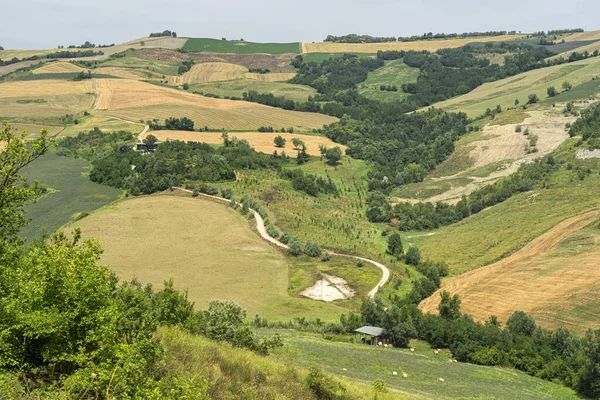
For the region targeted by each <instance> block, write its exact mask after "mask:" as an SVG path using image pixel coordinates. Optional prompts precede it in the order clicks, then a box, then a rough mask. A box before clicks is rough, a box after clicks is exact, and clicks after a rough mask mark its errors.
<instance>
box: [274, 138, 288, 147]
mask: <svg viewBox="0 0 600 400" xmlns="http://www.w3.org/2000/svg"><path fill="white" fill-rule="evenodd" d="M285 142H286V140H285V139H284V138H283V136H281V135H277V136H276V137H275V139H273V143H274V144H275V147H279V148H281V147H285Z"/></svg>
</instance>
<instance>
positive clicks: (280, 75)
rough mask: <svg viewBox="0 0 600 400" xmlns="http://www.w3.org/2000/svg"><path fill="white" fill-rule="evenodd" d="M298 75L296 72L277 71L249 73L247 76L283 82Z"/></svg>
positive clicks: (256, 79) (260, 79)
mask: <svg viewBox="0 0 600 400" xmlns="http://www.w3.org/2000/svg"><path fill="white" fill-rule="evenodd" d="M295 76H296V73H295V72H275V73H270V74H256V73H247V74H246V78H248V79H254V80H255V81H263V82H281V81H289V80H290V79H292V78H293V77H295Z"/></svg>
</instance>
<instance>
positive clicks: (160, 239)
mask: <svg viewBox="0 0 600 400" xmlns="http://www.w3.org/2000/svg"><path fill="white" fill-rule="evenodd" d="M251 224H253V222H252V221H250V222H249V221H247V220H246V219H245V218H242V217H241V215H240V214H239V213H238V212H236V211H234V210H233V209H231V208H229V207H227V205H225V204H220V203H217V202H214V201H211V200H205V199H201V198H196V199H194V198H191V197H181V196H172V195H155V196H149V197H141V198H136V199H131V200H126V201H122V202H119V203H116V204H115V205H113V206H111V207H106V208H103V209H101V210H99V211H97V212H95V213H93V214H91V215H90V216H88V217H86V218H84V219H82V220H80V221H78V222H77V223H75V224H74V225H73V226H74V227H79V228H81V230H82V232H83V235H84V237H94V238H96V239H98V240H99V241H100V243H101V244H102V247H103V249H104V254H103V255H102V260H101V262H102V263H105V264H108V265H109V266H110V268H111V269H112V270H113V271H115V272H116V273H117V275H118V276H119V277H120V278H121V279H122V280H131V279H132V278H137V279H138V280H139V281H140V282H143V283H152V284H153V285H154V286H156V287H160V286H162V283H163V282H164V281H165V280H168V279H170V278H173V280H174V283H175V287H176V288H178V289H181V290H187V293H188V298H189V299H190V300H192V301H194V302H195V303H196V306H197V307H198V308H201V309H205V308H206V306H207V304H208V302H209V301H210V300H213V299H222V300H226V299H231V300H234V301H237V302H238V303H240V304H241V305H242V306H243V307H244V308H246V309H247V310H248V315H249V316H253V315H254V314H255V313H257V312H258V313H260V315H261V316H262V317H266V318H281V319H285V320H287V319H291V318H293V317H295V316H306V315H311V316H314V317H321V318H325V319H327V320H331V319H336V318H337V316H338V315H339V314H340V313H342V312H345V311H346V310H347V309H346V308H345V307H344V306H343V305H338V304H336V303H332V304H328V303H323V302H316V301H313V300H309V299H303V298H295V297H290V296H289V295H288V292H287V289H288V261H287V259H286V257H285V255H284V253H282V252H281V251H280V250H278V249H276V248H274V247H272V246H270V245H269V244H268V243H267V242H265V241H264V240H262V239H261V238H260V236H259V235H258V234H257V233H255V232H254V231H253V230H252V229H251V228H250V227H251ZM316 262H318V263H320V261H318V260H317V261H316ZM354 268H356V267H354ZM342 304H343V303H342Z"/></svg>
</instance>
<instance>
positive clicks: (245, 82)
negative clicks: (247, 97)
mask: <svg viewBox="0 0 600 400" xmlns="http://www.w3.org/2000/svg"><path fill="white" fill-rule="evenodd" d="M249 90H256V91H257V92H258V93H271V94H273V95H275V96H283V97H285V98H286V99H290V100H294V101H299V102H305V101H307V100H308V96H314V95H316V94H317V91H316V90H315V89H313V88H311V87H310V86H304V85H294V84H291V83H286V82H262V81H257V80H254V79H238V80H234V81H224V82H209V83H200V84H194V85H191V86H190V91H192V92H202V93H210V94H216V95H218V96H220V97H225V96H228V97H240V98H241V97H242V94H243V93H244V92H247V91H249Z"/></svg>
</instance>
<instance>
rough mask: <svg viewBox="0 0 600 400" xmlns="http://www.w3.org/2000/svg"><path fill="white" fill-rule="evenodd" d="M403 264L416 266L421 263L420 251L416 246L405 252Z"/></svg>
mask: <svg viewBox="0 0 600 400" xmlns="http://www.w3.org/2000/svg"><path fill="white" fill-rule="evenodd" d="M405 262H406V263H407V264H409V265H414V266H417V265H419V264H420V263H421V251H420V250H419V248H418V247H417V246H410V247H409V248H408V250H407V251H406V257H405Z"/></svg>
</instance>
